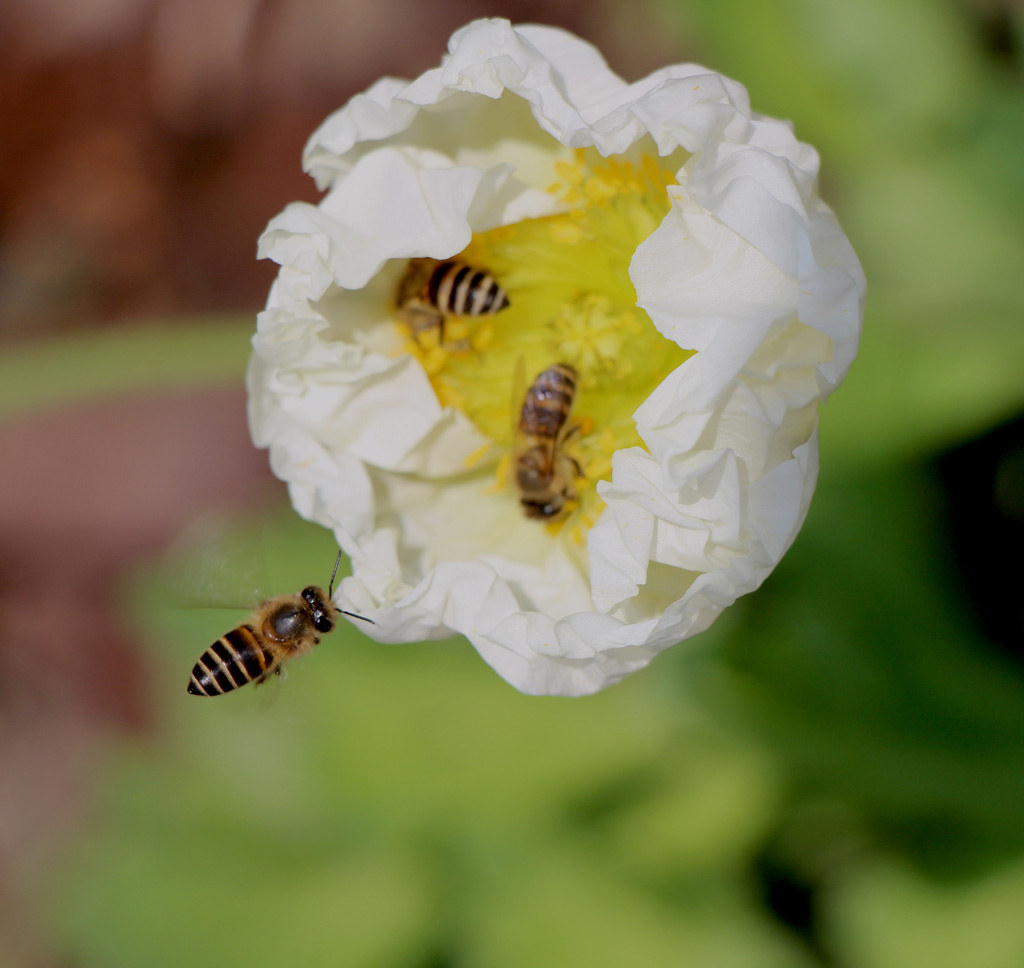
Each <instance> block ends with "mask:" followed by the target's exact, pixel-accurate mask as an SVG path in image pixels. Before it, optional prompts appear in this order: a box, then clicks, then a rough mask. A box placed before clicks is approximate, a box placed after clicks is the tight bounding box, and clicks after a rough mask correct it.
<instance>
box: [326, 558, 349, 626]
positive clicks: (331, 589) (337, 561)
mask: <svg viewBox="0 0 1024 968" xmlns="http://www.w3.org/2000/svg"><path fill="white" fill-rule="evenodd" d="M340 564H341V551H339V552H338V557H337V558H335V559H334V571H332V572H331V583H330V585H328V586H327V597H328V598H330V597H331V596H332V595H333V594H334V576H335V575H337V574H338V565H340ZM346 614H347V613H346Z"/></svg>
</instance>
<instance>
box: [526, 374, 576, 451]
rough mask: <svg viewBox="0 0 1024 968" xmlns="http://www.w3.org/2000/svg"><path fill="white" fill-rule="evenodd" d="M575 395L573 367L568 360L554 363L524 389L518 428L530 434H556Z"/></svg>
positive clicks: (550, 435) (539, 435)
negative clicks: (524, 397) (527, 388)
mask: <svg viewBox="0 0 1024 968" xmlns="http://www.w3.org/2000/svg"><path fill="white" fill-rule="evenodd" d="M575 396H576V370H575V369H574V368H573V367H571V366H570V365H569V364H568V363H556V364H555V365H554V366H550V367H548V368H547V369H546V370H544V372H543V373H541V374H540V375H539V376H538V377H537V379H536V380H534V381H533V385H532V386H531V387H530V389H529V390H527V391H526V399H525V400H524V401H523V408H522V410H521V411H520V413H519V430H520V432H522V433H525V434H529V435H530V436H533V437H541V438H546V439H548V440H551V439H554V438H556V437H557V436H558V434H559V432H560V431H561V429H562V427H563V426H564V424H565V421H566V419H567V418H568V416H569V410H570V409H571V407H572V401H573V397H575Z"/></svg>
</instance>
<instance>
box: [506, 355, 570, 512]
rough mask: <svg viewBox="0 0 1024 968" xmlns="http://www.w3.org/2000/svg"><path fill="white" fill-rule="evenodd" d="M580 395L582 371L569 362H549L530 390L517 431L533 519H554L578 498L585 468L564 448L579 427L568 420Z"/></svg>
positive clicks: (520, 474)
mask: <svg viewBox="0 0 1024 968" xmlns="http://www.w3.org/2000/svg"><path fill="white" fill-rule="evenodd" d="M575 396H576V370H575V369H574V368H573V367H571V366H570V365H569V364H568V363H556V364H555V365H554V366H549V367H548V368H547V369H546V370H544V371H543V372H542V373H541V374H540V375H539V376H538V377H537V379H535V380H534V381H533V384H532V385H531V386H530V388H529V389H528V390H527V391H526V396H525V398H524V399H523V405H522V407H521V409H520V410H519V420H518V423H517V424H516V427H515V433H514V448H513V449H514V461H515V469H516V485H517V486H518V487H519V500H520V503H521V504H522V505H523V510H524V511H525V512H526V516H527V517H528V518H554V517H556V516H557V515H558V514H560V513H561V512H562V510H563V508H564V507H565V503H566V501H571V500H573V499H574V498H575V497H576V478H577V477H579V476H580V475H581V474H582V473H583V471H582V468H581V467H580V465H579V463H578V462H577V461H576V460H575V459H574V458H572V457H570V456H569V455H568V454H566V453H565V451H564V450H563V445H564V443H565V441H566V440H567V439H568V438H569V437H570V436H572V434H574V433H575V432H576V431H577V429H578V428H577V427H572V428H570V427H569V425H568V421H569V412H570V410H571V409H572V402H573V398H574V397H575Z"/></svg>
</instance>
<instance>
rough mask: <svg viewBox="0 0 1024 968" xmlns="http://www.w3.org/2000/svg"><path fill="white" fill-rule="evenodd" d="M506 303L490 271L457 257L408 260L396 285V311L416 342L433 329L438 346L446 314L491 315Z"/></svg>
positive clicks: (442, 340)
mask: <svg viewBox="0 0 1024 968" xmlns="http://www.w3.org/2000/svg"><path fill="white" fill-rule="evenodd" d="M508 304H509V303H508V296H507V295H506V293H505V290H504V289H502V288H501V286H500V285H498V283H497V281H496V280H495V279H494V277H493V276H492V275H491V274H490V273H488V272H485V271H484V270H483V269H475V268H473V267H472V266H469V265H467V264H466V263H465V262H460V261H458V260H457V259H449V260H448V261H446V262H439V261H437V260H436V259H411V260H410V261H409V267H408V268H407V269H406V271H405V275H404V276H403V277H402V281H401V282H400V283H399V286H398V308H399V313H400V315H401V318H402V319H403V321H404V322H405V323H406V324H407V325H408V326H409V328H410V329H411V330H412V333H413V336H414V337H415V339H416V340H417V342H419V341H420V340H421V338H422V337H423V335H425V334H426V333H429V332H431V331H433V330H436V331H437V340H438V345H444V323H445V319H447V318H448V317H451V316H468V317H480V316H493V315H494V314H495V313H498V312H501V310H503V309H504V308H505V307H506V306H508Z"/></svg>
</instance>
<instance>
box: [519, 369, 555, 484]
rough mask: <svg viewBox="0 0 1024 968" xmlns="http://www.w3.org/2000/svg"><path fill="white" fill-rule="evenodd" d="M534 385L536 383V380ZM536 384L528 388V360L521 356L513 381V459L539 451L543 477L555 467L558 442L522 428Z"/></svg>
mask: <svg viewBox="0 0 1024 968" xmlns="http://www.w3.org/2000/svg"><path fill="white" fill-rule="evenodd" d="M534 383H536V379H535V380H534ZM534 383H531V384H530V385H529V386H528V387H527V385H526V360H525V359H524V358H523V357H522V356H520V357H519V359H518V361H517V362H516V372H515V375H514V377H513V381H512V407H511V411H512V441H513V444H512V453H513V458H515V459H518V458H519V457H520V456H521V455H523V454H525V453H526V452H527V451H534V452H538V451H539V453H540V456H541V458H542V461H541V466H540V467H539V468H538V470H539V471H540V472H541V473H542V474H543V475H549V474H551V473H552V471H553V470H554V466H555V449H556V447H555V445H556V440H554V439H552V438H549V437H537V436H535V435H534V434H531V433H529V431H527V430H524V429H523V426H522V424H523V419H522V418H523V412H524V411H525V410H526V406H527V403H528V401H529V395H530V392H531V391H532V390H533V387H534Z"/></svg>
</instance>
